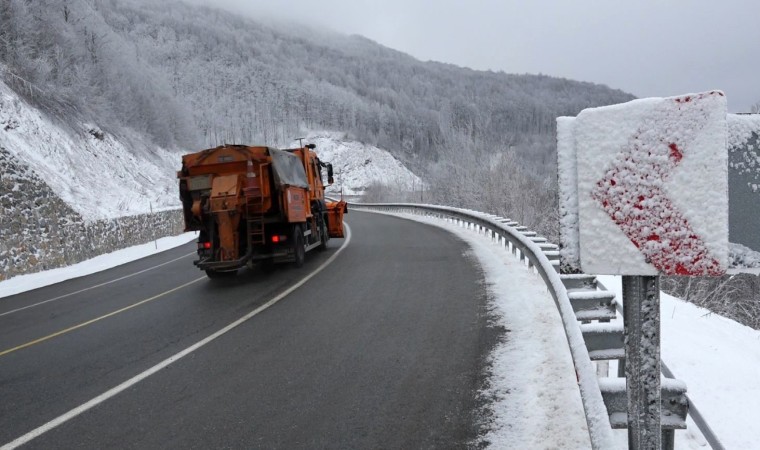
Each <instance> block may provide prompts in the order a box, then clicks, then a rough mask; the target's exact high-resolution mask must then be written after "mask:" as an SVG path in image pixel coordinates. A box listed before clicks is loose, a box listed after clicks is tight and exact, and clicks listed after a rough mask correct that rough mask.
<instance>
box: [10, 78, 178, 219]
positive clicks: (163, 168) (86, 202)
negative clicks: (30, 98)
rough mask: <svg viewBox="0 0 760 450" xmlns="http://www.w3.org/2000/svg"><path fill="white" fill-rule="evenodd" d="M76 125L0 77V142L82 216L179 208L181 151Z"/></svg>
mask: <svg viewBox="0 0 760 450" xmlns="http://www.w3.org/2000/svg"><path fill="white" fill-rule="evenodd" d="M77 128H78V129H69V128H68V127H66V126H65V125H63V124H61V123H56V122H54V121H53V120H51V119H50V118H49V117H47V116H45V115H43V114H42V113H41V112H40V111H39V110H37V109H35V108H33V107H31V106H30V105H28V104H27V103H26V102H24V101H23V100H21V99H20V98H19V97H18V95H17V94H16V93H15V92H13V91H12V90H11V89H10V88H9V87H8V86H6V85H5V84H4V83H2V82H0V146H1V147H4V148H5V149H6V150H8V151H9V152H10V153H11V154H12V155H14V156H15V157H16V158H18V159H19V160H20V161H22V162H23V163H24V164H26V165H29V167H30V168H31V169H32V170H33V171H34V172H35V173H37V174H38V175H39V176H40V177H41V178H42V179H43V180H45V182H46V183H47V184H48V185H49V186H50V187H51V188H52V189H53V191H54V192H55V193H56V194H58V196H59V197H60V198H61V199H62V200H63V201H64V202H66V203H67V204H69V205H70V206H71V207H72V208H73V209H74V210H75V211H76V212H78V213H79V214H81V215H82V217H83V218H84V219H85V220H87V221H92V220H98V219H106V218H113V217H120V216H128V215H135V214H140V213H146V212H149V211H150V209H151V207H152V208H153V210H163V209H170V208H178V207H179V200H178V195H177V187H176V179H175V171H176V170H177V168H178V167H179V164H178V161H179V158H180V156H179V153H177V152H172V151H169V150H166V149H163V148H159V147H151V146H149V145H148V144H146V143H144V142H143V141H142V140H141V139H139V138H138V137H133V138H131V139H125V138H124V137H122V138H117V137H116V136H113V135H111V134H109V133H106V132H103V131H102V130H100V129H99V128H98V126H97V125H94V124H80V125H79V126H78V127H77ZM127 141H130V142H131V143H130V144H128V143H127ZM135 147H137V148H135ZM137 155H139V156H137Z"/></svg>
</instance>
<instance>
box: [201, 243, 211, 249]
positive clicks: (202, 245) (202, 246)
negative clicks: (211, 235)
mask: <svg viewBox="0 0 760 450" xmlns="http://www.w3.org/2000/svg"><path fill="white" fill-rule="evenodd" d="M198 248H202V249H205V250H208V249H210V248H211V242H198Z"/></svg>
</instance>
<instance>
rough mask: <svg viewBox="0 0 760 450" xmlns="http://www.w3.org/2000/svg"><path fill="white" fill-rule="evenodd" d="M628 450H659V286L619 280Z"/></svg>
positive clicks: (649, 280)
mask: <svg viewBox="0 0 760 450" xmlns="http://www.w3.org/2000/svg"><path fill="white" fill-rule="evenodd" d="M623 320H624V326H625V356H626V362H625V377H626V391H627V394H628V448H629V449H636V450H661V449H662V438H663V433H662V428H661V419H662V417H661V414H662V405H661V395H662V393H661V391H660V283H659V278H658V277H656V276H623Z"/></svg>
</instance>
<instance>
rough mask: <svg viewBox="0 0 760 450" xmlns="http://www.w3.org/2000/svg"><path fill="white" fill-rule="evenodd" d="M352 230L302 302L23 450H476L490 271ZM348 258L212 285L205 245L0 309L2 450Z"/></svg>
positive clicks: (443, 244) (423, 242)
mask: <svg viewBox="0 0 760 450" xmlns="http://www.w3.org/2000/svg"><path fill="white" fill-rule="evenodd" d="M346 219H347V222H348V223H349V224H350V227H351V231H352V236H353V237H352V239H351V241H350V243H349V244H348V246H346V248H345V249H344V250H343V251H342V253H340V254H339V255H337V257H336V258H335V259H334V261H333V262H332V263H331V264H329V265H328V266H327V267H326V268H324V270H322V271H321V272H319V273H318V274H317V275H315V276H314V277H313V278H311V279H309V280H308V281H307V282H306V283H304V284H303V285H302V286H301V287H299V288H298V289H296V290H295V291H293V292H292V293H290V294H288V295H287V296H285V297H284V298H282V300H280V301H279V302H277V303H276V304H274V305H272V306H271V307H269V308H268V309H266V310H263V311H262V312H260V313H259V314H257V315H255V316H253V317H252V318H250V319H249V320H247V321H245V322H243V323H242V324H241V325H239V326H237V327H235V328H234V329H232V330H230V331H229V332H227V333H226V334H223V335H221V336H220V337H218V338H217V339H215V340H213V341H211V342H209V343H208V344H206V345H204V346H202V347H200V348H198V349H196V350H195V351H193V352H191V353H189V354H187V356H184V357H183V358H181V359H179V360H177V361H175V362H172V363H171V364H169V365H168V366H166V367H165V368H163V369H161V370H158V371H156V372H155V373H152V374H151V375H150V376H147V377H145V378H144V379H142V380H141V381H139V382H137V383H135V384H132V385H130V386H129V387H127V388H126V389H124V390H123V391H122V392H120V393H118V394H116V395H114V396H112V397H110V398H108V399H106V400H104V401H102V402H99V403H97V404H96V406H94V407H92V408H90V409H87V410H85V411H84V412H81V414H77V413H72V414H71V418H70V420H68V421H65V422H63V423H62V424H60V425H58V426H55V427H50V428H51V429H50V430H46V431H45V432H43V433H41V434H40V435H39V436H37V437H35V438H34V439H32V440H31V441H29V442H28V443H26V444H25V445H24V447H23V448H41V449H51V448H67V449H68V448H101V449H102V448H140V449H144V448H284V449H297V448H352V449H363V448H385V449H390V448H465V447H469V446H472V443H473V439H475V438H476V436H477V434H478V432H479V429H478V423H480V421H481V415H482V410H481V408H479V407H480V406H481V405H480V404H479V403H480V401H479V400H478V397H477V390H478V389H479V388H480V387H481V386H482V383H483V377H484V371H485V356H486V354H487V352H488V350H489V348H490V346H491V345H492V344H493V341H494V339H496V336H495V332H494V331H493V330H492V329H489V327H488V317H487V312H486V305H485V302H486V294H485V287H484V286H483V282H482V275H481V273H480V271H479V268H478V266H477V263H476V262H474V261H473V260H471V259H470V258H469V257H468V256H467V247H466V245H465V244H464V243H463V242H461V241H459V240H458V239H457V238H455V237H454V236H453V235H451V234H449V233H447V232H445V231H443V230H441V229H438V228H435V227H431V226H427V225H423V224H418V223H415V222H410V221H406V220H402V219H398V218H393V217H388V216H382V215H375V214H368V213H360V212H356V211H351V212H350V213H349V215H348V216H347V217H346ZM343 243H344V240H342V239H333V240H331V241H330V244H329V249H328V251H326V252H322V253H319V252H312V253H309V254H308V255H307V258H306V264H305V265H304V267H303V268H301V269H296V268H292V267H283V268H281V269H279V270H276V271H274V272H272V273H267V274H264V273H261V272H258V271H249V270H244V271H241V273H240V274H239V275H238V276H237V277H236V278H234V279H230V280H214V281H211V280H208V279H206V278H205V276H203V274H202V272H200V271H198V270H197V269H195V267H194V266H193V265H192V260H193V258H194V254H193V252H194V246H195V244H194V243H191V244H188V245H185V246H182V247H179V248H177V249H174V250H171V251H167V252H164V253H161V254H159V255H154V256H151V257H148V258H145V259H142V260H139V261H135V262H133V263H130V264H126V265H123V266H120V267H118V268H115V269H112V270H108V271H105V272H101V273H98V274H94V275H90V276H86V277H82V278H79V279H75V280H71V281H67V282H64V283H61V284H58V285H54V286H49V287H46V288H42V289H38V290H35V291H31V292H27V293H24V294H20V295H17V296H13V297H8V298H3V299H0V445H2V444H6V443H9V442H11V441H13V440H14V439H16V438H18V437H20V436H22V435H25V434H26V433H28V432H30V431H32V430H35V429H37V428H38V427H40V426H43V425H45V424H47V423H48V422H50V421H51V420H54V419H56V418H57V417H59V416H61V415H63V414H66V413H69V412H70V411H72V410H74V409H75V408H77V407H79V406H80V405H83V404H85V403H86V402H88V401H91V400H92V399H95V398H97V397H98V396H99V395H101V394H103V393H105V392H107V391H109V390H110V389H112V388H114V387H115V386H118V385H120V384H121V383H124V382H125V381H127V380H129V379H131V378H132V377H135V376H138V375H140V374H143V373H144V372H145V371H146V370H148V369H150V368H151V367H154V366H155V365H157V364H159V363H161V362H162V361H165V360H167V358H170V357H172V356H173V355H176V354H177V353H178V352H181V351H183V350H185V349H187V348H188V347H190V346H192V345H193V344H195V343H197V342H199V341H201V340H203V339H204V338H206V337H208V336H209V335H211V334H213V333H215V332H217V331H219V330H221V329H223V328H224V327H225V326H227V325H229V324H230V323H232V322H234V321H236V320H238V319H240V318H241V317H243V316H245V315H246V314H248V313H250V312H251V311H253V310H255V309H256V308H258V307H260V306H262V305H264V304H265V303H267V302H268V301H269V300H271V299H272V298H274V297H276V296H278V294H281V293H282V292H283V291H285V290H286V289H288V288H289V287H290V286H292V285H294V284H295V283H297V282H298V281H299V280H301V279H302V278H304V277H305V276H306V275H308V274H310V273H312V272H313V271H314V270H315V269H316V268H317V267H319V266H320V265H322V264H323V263H325V262H326V261H327V260H328V258H330V257H331V256H332V255H334V254H335V252H336V251H337V250H338V248H339V247H341V245H342V244H343ZM157 265H160V267H155V266H157ZM141 271H142V272H141ZM137 272H141V273H137ZM135 273H137V274H135ZM131 274H135V275H131ZM125 276H128V278H124V279H121V280H119V278H121V277H125ZM112 280H116V281H113V282H111V281H112ZM102 283H107V284H104V285H101V284H102ZM61 296H63V297H61ZM58 297H61V298H58ZM51 299H52V300H51ZM45 301H47V303H42V304H39V303H40V302H45ZM30 305H36V306H31V307H30ZM20 308H26V309H20ZM114 312H115V313H114Z"/></svg>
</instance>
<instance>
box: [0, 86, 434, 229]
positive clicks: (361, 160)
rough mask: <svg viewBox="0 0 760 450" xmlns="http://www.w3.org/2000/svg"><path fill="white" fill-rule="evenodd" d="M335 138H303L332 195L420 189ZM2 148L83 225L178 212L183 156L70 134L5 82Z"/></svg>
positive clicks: (379, 155)
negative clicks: (313, 148) (377, 185)
mask: <svg viewBox="0 0 760 450" xmlns="http://www.w3.org/2000/svg"><path fill="white" fill-rule="evenodd" d="M340 136H342V134H341V133H333V132H317V133H312V134H311V135H310V136H309V138H307V139H306V142H313V143H315V144H316V145H317V149H318V152H319V155H320V157H321V158H322V159H323V160H325V161H329V162H332V163H333V165H334V167H335V181H336V183H335V185H333V186H332V187H331V192H333V193H338V194H339V193H340V188H341V186H343V188H344V193H345V194H346V195H361V194H362V193H363V191H364V190H365V189H366V187H367V186H369V184H371V183H372V182H374V181H382V182H384V183H387V184H391V185H393V186H397V187H399V188H400V189H402V190H405V191H411V190H412V188H413V186H414V185H416V186H417V187H418V188H419V186H420V180H419V178H418V177H416V176H415V175H414V174H413V173H411V172H410V171H409V170H408V169H406V167H404V165H403V164H401V162H399V161H398V160H397V159H395V158H394V157H393V156H391V155H390V153H388V152H387V151H385V150H382V149H379V148H377V147H374V146H370V145H365V144H362V143H360V142H354V141H347V140H343V139H341V138H340ZM250 144H259V143H250ZM0 147H2V148H5V149H6V150H7V151H8V152H9V153H10V154H11V155H12V156H13V157H15V158H16V159H17V160H19V161H22V162H23V163H24V164H27V165H28V166H29V167H30V168H31V169H32V170H33V171H34V172H35V173H36V174H38V175H39V177H40V178H41V179H42V180H44V181H45V182H46V183H47V184H48V185H49V186H50V187H51V188H52V189H53V191H54V192H55V193H56V194H58V195H59V196H60V198H61V199H62V200H63V201H64V202H66V203H67V204H68V205H70V206H71V207H72V208H73V209H74V210H75V211H76V212H77V213H79V214H81V216H82V217H83V218H84V219H85V220H86V221H93V220H98V219H104V218H112V217H120V216H128V215H135V214H140V213H145V212H148V211H150V208H151V207H152V208H153V210H154V211H157V210H165V209H173V208H179V200H178V194H177V186H176V178H175V171H176V170H177V169H178V166H179V161H180V157H181V154H182V153H185V152H183V151H181V150H173V151H172V150H167V149H164V148H160V147H156V146H150V145H149V144H146V143H145V141H144V140H142V139H141V138H139V137H136V136H135V137H132V136H127V137H124V136H114V135H111V134H109V133H107V132H104V131H102V130H100V128H99V127H98V126H97V125H88V124H82V125H81V126H80V127H79V129H70V128H68V127H67V126H66V125H63V124H59V123H56V122H55V121H53V120H51V119H50V118H48V117H46V116H45V115H43V114H42V113H41V112H40V111H38V110H37V109H35V108H33V107H31V106H29V105H28V104H27V103H26V102H24V101H23V100H22V99H20V98H19V97H18V95H17V94H16V93H15V92H14V91H12V90H11V89H10V88H8V87H7V86H6V85H5V84H3V83H0ZM196 150H200V149H190V150H188V151H196Z"/></svg>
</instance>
